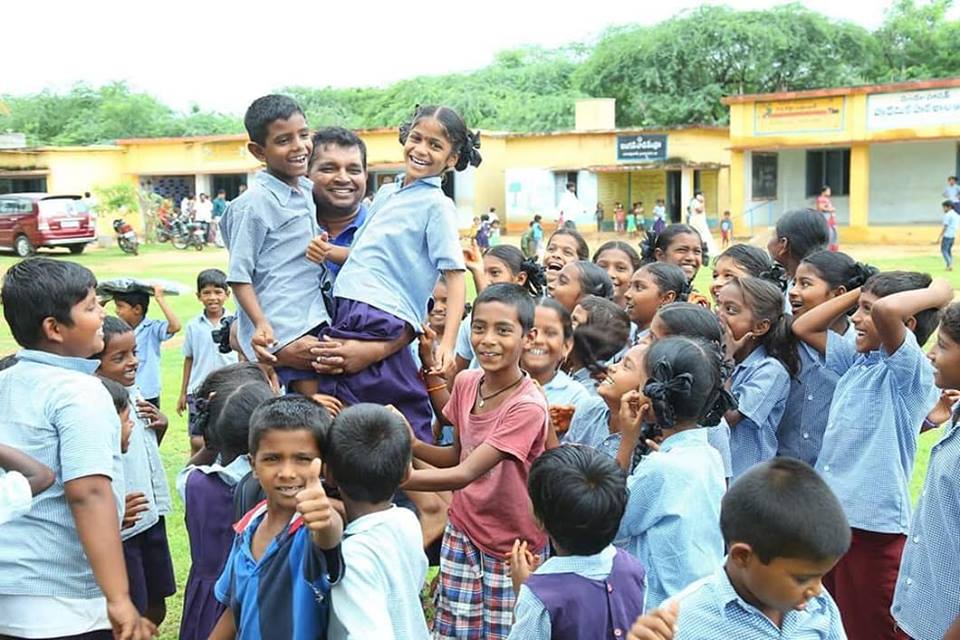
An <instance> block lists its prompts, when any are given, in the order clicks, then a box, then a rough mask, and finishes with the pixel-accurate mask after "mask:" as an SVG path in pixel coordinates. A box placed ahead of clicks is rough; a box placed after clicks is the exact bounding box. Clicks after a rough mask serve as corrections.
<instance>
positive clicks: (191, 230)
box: [170, 220, 207, 251]
mask: <svg viewBox="0 0 960 640" xmlns="http://www.w3.org/2000/svg"><path fill="white" fill-rule="evenodd" d="M175 228H176V229H177V231H178V233H177V234H176V235H174V236H172V237H171V238H170V243H171V244H173V246H174V247H176V248H177V249H186V248H187V247H193V248H194V249H196V250H197V251H203V247H204V246H206V244H207V229H206V227H205V226H204V224H203V223H202V222H189V221H187V222H184V221H182V220H180V221H178V224H176V226H175Z"/></svg>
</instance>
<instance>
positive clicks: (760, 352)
mask: <svg viewBox="0 0 960 640" xmlns="http://www.w3.org/2000/svg"><path fill="white" fill-rule="evenodd" d="M732 380H733V384H732V385H731V388H730V393H732V394H733V396H734V397H735V398H736V399H737V404H738V410H739V411H740V414H741V415H742V416H743V419H741V420H740V422H739V423H737V425H736V426H734V427H730V460H731V463H732V472H733V477H734V478H737V477H739V476H740V475H741V474H742V473H743V472H745V471H746V470H747V469H749V468H750V467H752V466H753V465H755V464H757V463H758V462H763V461H764V460H769V459H770V458H772V457H774V456H775V455H777V425H778V424H780V418H782V417H783V410H784V407H786V405H787V395H788V394H789V393H790V374H789V373H787V370H786V368H785V367H784V366H783V364H781V362H780V361H779V360H777V359H776V358H773V357H771V356H768V355H767V350H766V349H764V348H763V345H758V346H757V348H756V349H754V350H753V351H752V352H751V353H750V355H748V356H747V357H746V358H745V359H744V361H743V362H741V363H740V364H738V365H737V366H736V368H735V369H734V370H733V376H732Z"/></svg>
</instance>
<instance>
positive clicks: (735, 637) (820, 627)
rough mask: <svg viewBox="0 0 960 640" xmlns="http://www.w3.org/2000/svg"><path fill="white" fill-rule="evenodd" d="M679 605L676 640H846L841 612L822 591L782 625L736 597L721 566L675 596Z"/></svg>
mask: <svg viewBox="0 0 960 640" xmlns="http://www.w3.org/2000/svg"><path fill="white" fill-rule="evenodd" d="M671 600H672V601H676V602H679V603H680V611H679V614H678V616H677V633H676V634H674V636H673V637H674V640H767V639H769V640H846V639H847V634H846V633H845V632H844V630H843V624H842V622H841V621H840V611H839V610H838V609H837V605H836V603H835V602H834V601H833V598H831V597H830V594H829V593H827V591H826V589H824V590H823V591H822V592H821V593H820V595H819V596H815V597H813V598H811V599H810V600H808V601H807V603H806V604H807V606H806V608H804V609H803V610H801V611H795V610H791V611H788V612H787V613H785V614H784V616H783V621H782V624H781V626H780V627H779V628H778V627H777V626H776V625H775V624H773V622H772V621H771V620H770V618H768V617H767V616H765V615H764V614H763V613H762V612H761V611H760V610H759V609H757V608H756V607H754V606H753V605H752V604H749V603H748V602H747V601H746V600H744V599H743V598H741V597H740V596H739V595H737V592H736V590H734V588H733V585H732V584H731V583H730V578H728V577H727V572H726V571H725V570H724V568H723V566H721V567H720V568H719V569H716V571H714V572H713V574H711V575H709V576H708V577H706V578H704V579H702V580H699V581H697V582H696V583H694V584H692V585H690V586H689V587H687V588H686V589H684V590H683V591H682V592H681V593H679V594H678V595H677V596H676V597H674V598H672V599H671Z"/></svg>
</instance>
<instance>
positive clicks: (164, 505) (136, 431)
mask: <svg viewBox="0 0 960 640" xmlns="http://www.w3.org/2000/svg"><path fill="white" fill-rule="evenodd" d="M127 394H128V395H129V397H130V419H131V420H133V431H131V432H130V445H129V446H128V447H127V452H126V453H125V454H123V477H124V480H125V487H126V488H125V491H126V493H134V492H137V491H139V492H140V493H142V494H143V495H144V496H145V497H146V498H147V500H148V504H147V510H146V511H144V512H143V513H141V514H140V519H139V520H137V522H136V524H134V525H133V526H132V527H130V528H129V529H121V530H120V538H121V539H123V540H129V539H130V538H132V537H134V536H136V535H139V534H141V533H143V532H144V531H146V530H147V529H149V528H150V527H152V526H153V525H155V524H157V522H158V521H159V520H160V516H165V515H167V514H168V513H170V512H171V511H172V510H173V504H172V503H171V502H170V487H169V486H168V485H167V476H166V473H165V472H164V470H163V460H162V459H161V458H160V443H159V442H157V432H156V431H154V430H153V429H151V428H149V427H148V426H147V423H146V422H145V421H144V420H143V419H142V418H140V416H139V415H138V414H137V400H138V399H139V400H142V399H143V394H141V393H140V390H139V389H137V387H136V385H134V386H132V387H127Z"/></svg>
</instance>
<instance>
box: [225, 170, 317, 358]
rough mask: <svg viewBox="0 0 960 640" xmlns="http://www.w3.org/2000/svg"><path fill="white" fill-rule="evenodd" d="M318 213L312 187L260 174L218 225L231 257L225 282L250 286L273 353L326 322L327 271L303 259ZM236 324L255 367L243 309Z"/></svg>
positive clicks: (248, 323)
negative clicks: (270, 331)
mask: <svg viewBox="0 0 960 640" xmlns="http://www.w3.org/2000/svg"><path fill="white" fill-rule="evenodd" d="M316 214H317V208H316V205H315V204H314V202H313V183H312V182H310V181H309V180H307V179H306V178H300V181H299V183H298V185H297V186H296V187H291V186H290V185H288V184H285V183H284V182H283V181H281V180H279V179H277V178H275V177H274V176H272V175H270V174H269V173H267V172H266V171H261V172H259V173H257V174H256V176H254V178H253V180H252V184H251V185H250V188H249V189H247V190H246V191H244V192H243V194H241V195H240V197H238V198H237V199H236V200H233V201H232V202H230V205H229V206H228V207H227V211H226V213H224V214H223V218H221V220H220V232H221V234H222V236H223V241H224V243H225V245H226V247H227V250H228V251H229V252H230V261H229V266H228V268H227V281H228V282H230V283H242V284H250V285H252V286H253V290H254V291H255V292H256V294H257V301H258V302H259V303H260V308H261V309H262V310H263V312H264V314H265V315H266V316H267V320H269V321H270V326H271V327H273V335H274V337H275V338H276V340H277V346H276V348H274V349H273V350H274V351H276V350H279V349H280V348H281V347H283V346H285V345H287V344H289V343H291V342H293V341H294V340H296V339H297V338H299V337H300V336H302V335H304V334H306V333H307V332H309V331H310V330H312V329H314V328H316V327H318V326H320V325H321V324H324V323H329V322H330V316H329V314H328V313H327V307H326V305H325V304H324V299H323V283H324V280H325V278H326V269H325V268H324V267H323V265H319V264H316V263H314V262H310V261H309V260H307V257H306V252H307V246H308V245H309V244H310V240H312V239H313V238H314V237H316V236H317V235H318V234H319V233H320V227H319V226H317V216H316ZM237 322H238V325H237V339H238V341H239V343H240V348H241V349H242V350H243V353H244V355H246V356H247V358H248V359H249V360H250V361H252V362H256V354H255V353H254V351H253V347H252V346H251V344H250V340H251V338H252V337H253V323H252V322H251V321H250V318H249V317H248V316H247V314H245V313H243V310H242V309H241V310H239V311H238V312H237Z"/></svg>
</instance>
